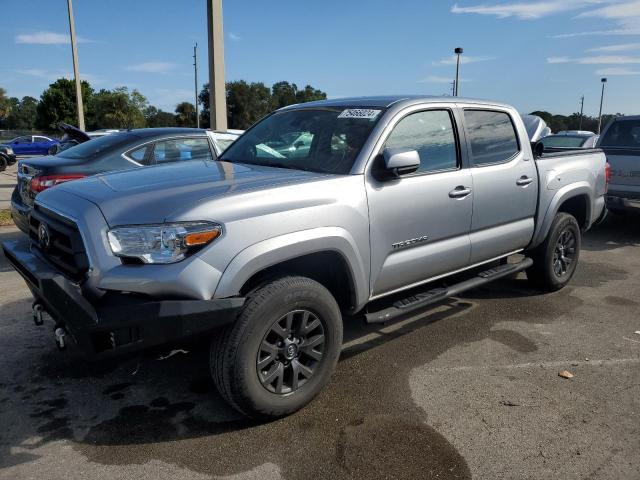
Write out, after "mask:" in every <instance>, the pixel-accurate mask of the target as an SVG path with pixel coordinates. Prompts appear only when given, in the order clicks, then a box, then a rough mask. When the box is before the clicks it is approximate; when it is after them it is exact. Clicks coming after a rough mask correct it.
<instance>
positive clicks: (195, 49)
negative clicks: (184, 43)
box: [193, 42, 200, 128]
mask: <svg viewBox="0 0 640 480" xmlns="http://www.w3.org/2000/svg"><path fill="white" fill-rule="evenodd" d="M193 73H194V79H195V81H194V85H195V92H196V128H200V113H199V112H198V42H196V44H195V45H194V46H193Z"/></svg>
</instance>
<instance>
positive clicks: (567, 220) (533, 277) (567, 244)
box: [527, 212, 582, 292]
mask: <svg viewBox="0 0 640 480" xmlns="http://www.w3.org/2000/svg"><path fill="white" fill-rule="evenodd" d="M581 242H582V239H581V234H580V226H579V225H578V222H577V220H576V219H575V217H573V216H572V215H569V214H568V213H562V212H561V213H558V214H557V215H556V217H555V218H554V220H553V223H552V224H551V228H550V229H549V233H548V235H547V238H545V240H544V242H542V244H541V245H539V246H538V247H536V249H535V250H534V251H532V252H530V256H531V258H532V259H533V266H532V267H531V268H529V269H528V270H527V278H528V279H529V282H530V283H531V284H532V285H533V286H534V287H536V288H539V289H541V290H545V291H547V292H553V291H556V290H560V289H561V288H563V287H564V286H565V285H566V284H567V283H569V280H571V277H573V274H574V273H575V271H576V267H577V266H578V258H579V257H580V245H581Z"/></svg>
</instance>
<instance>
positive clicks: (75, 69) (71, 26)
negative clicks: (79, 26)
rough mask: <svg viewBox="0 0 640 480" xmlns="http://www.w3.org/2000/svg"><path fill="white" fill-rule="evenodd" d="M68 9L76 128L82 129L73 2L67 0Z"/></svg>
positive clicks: (82, 108) (82, 110)
mask: <svg viewBox="0 0 640 480" xmlns="http://www.w3.org/2000/svg"><path fill="white" fill-rule="evenodd" d="M67 9H68V10H69V33H70V35H71V55H72V56H73V76H74V78H75V81H76V106H77V109H78V128H79V129H80V130H83V131H84V106H83V105H82V83H81V82H80V67H79V66H78V48H77V47H76V25H75V22H74V21H73V2H72V0H67Z"/></svg>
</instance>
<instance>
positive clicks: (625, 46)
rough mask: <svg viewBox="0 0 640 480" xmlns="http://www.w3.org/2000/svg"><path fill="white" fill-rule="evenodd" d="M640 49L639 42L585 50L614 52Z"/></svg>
mask: <svg viewBox="0 0 640 480" xmlns="http://www.w3.org/2000/svg"><path fill="white" fill-rule="evenodd" d="M632 50H640V43H623V44H620V45H607V46H606V47H598V48H590V49H589V50H587V52H600V53H615V52H628V51H632Z"/></svg>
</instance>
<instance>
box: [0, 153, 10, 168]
mask: <svg viewBox="0 0 640 480" xmlns="http://www.w3.org/2000/svg"><path fill="white" fill-rule="evenodd" d="M8 163H9V162H8V161H7V159H6V158H5V156H4V155H0V172H4V171H5V169H6V168H7V165H8Z"/></svg>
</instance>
